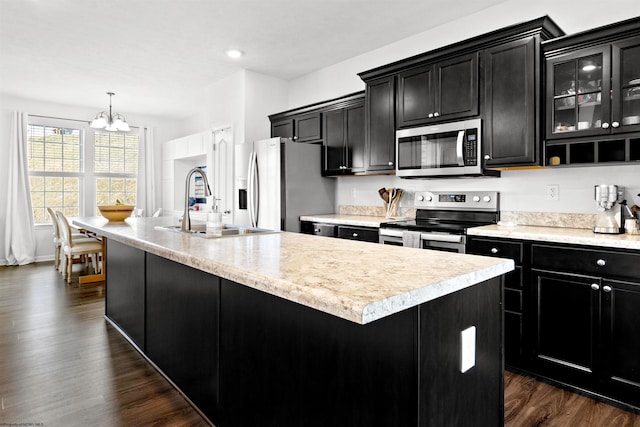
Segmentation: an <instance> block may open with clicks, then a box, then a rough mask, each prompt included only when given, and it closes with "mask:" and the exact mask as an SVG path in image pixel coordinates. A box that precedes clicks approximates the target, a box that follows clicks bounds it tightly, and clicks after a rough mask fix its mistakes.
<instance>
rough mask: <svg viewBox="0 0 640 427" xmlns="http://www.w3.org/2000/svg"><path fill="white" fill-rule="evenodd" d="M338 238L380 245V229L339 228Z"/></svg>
mask: <svg viewBox="0 0 640 427" xmlns="http://www.w3.org/2000/svg"><path fill="white" fill-rule="evenodd" d="M338 237H339V238H341V239H350V240H361V241H363V242H374V243H378V229H377V228H360V227H343V226H340V227H338Z"/></svg>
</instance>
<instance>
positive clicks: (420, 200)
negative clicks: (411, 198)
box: [416, 196, 424, 202]
mask: <svg viewBox="0 0 640 427" xmlns="http://www.w3.org/2000/svg"><path fill="white" fill-rule="evenodd" d="M416 199H417V200H418V201H419V202H424V196H417V197H416Z"/></svg>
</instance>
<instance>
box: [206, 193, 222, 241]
mask: <svg viewBox="0 0 640 427" xmlns="http://www.w3.org/2000/svg"><path fill="white" fill-rule="evenodd" d="M215 200H216V201H215V203H214V205H213V208H212V209H211V210H210V211H209V212H207V223H206V232H207V234H221V233H222V212H220V210H219V209H218V202H217V200H218V199H215Z"/></svg>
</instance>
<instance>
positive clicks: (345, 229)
mask: <svg viewBox="0 0 640 427" xmlns="http://www.w3.org/2000/svg"><path fill="white" fill-rule="evenodd" d="M300 231H301V232H302V233H305V234H313V235H316V236H327V237H338V238H341V239H348V240H360V241H362V242H372V243H378V241H379V237H378V228H376V227H354V226H351V225H342V224H340V225H337V224H327V223H321V222H311V221H301V223H300Z"/></svg>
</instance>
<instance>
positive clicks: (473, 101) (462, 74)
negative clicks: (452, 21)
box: [396, 52, 479, 129]
mask: <svg viewBox="0 0 640 427" xmlns="http://www.w3.org/2000/svg"><path fill="white" fill-rule="evenodd" d="M478 55H479V54H478V53H477V52H475V53H472V54H467V55H461V56H459V57H456V58H453V59H449V60H446V61H441V62H436V63H433V64H428V65H424V66H421V67H418V68H414V69H410V70H407V71H403V72H400V73H398V76H397V84H398V95H397V117H396V127H397V128H398V129H400V128H403V127H411V126H416V125H422V124H427V123H431V122H436V121H443V120H450V119H455V118H461V117H468V116H475V115H477V114H478Z"/></svg>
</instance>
